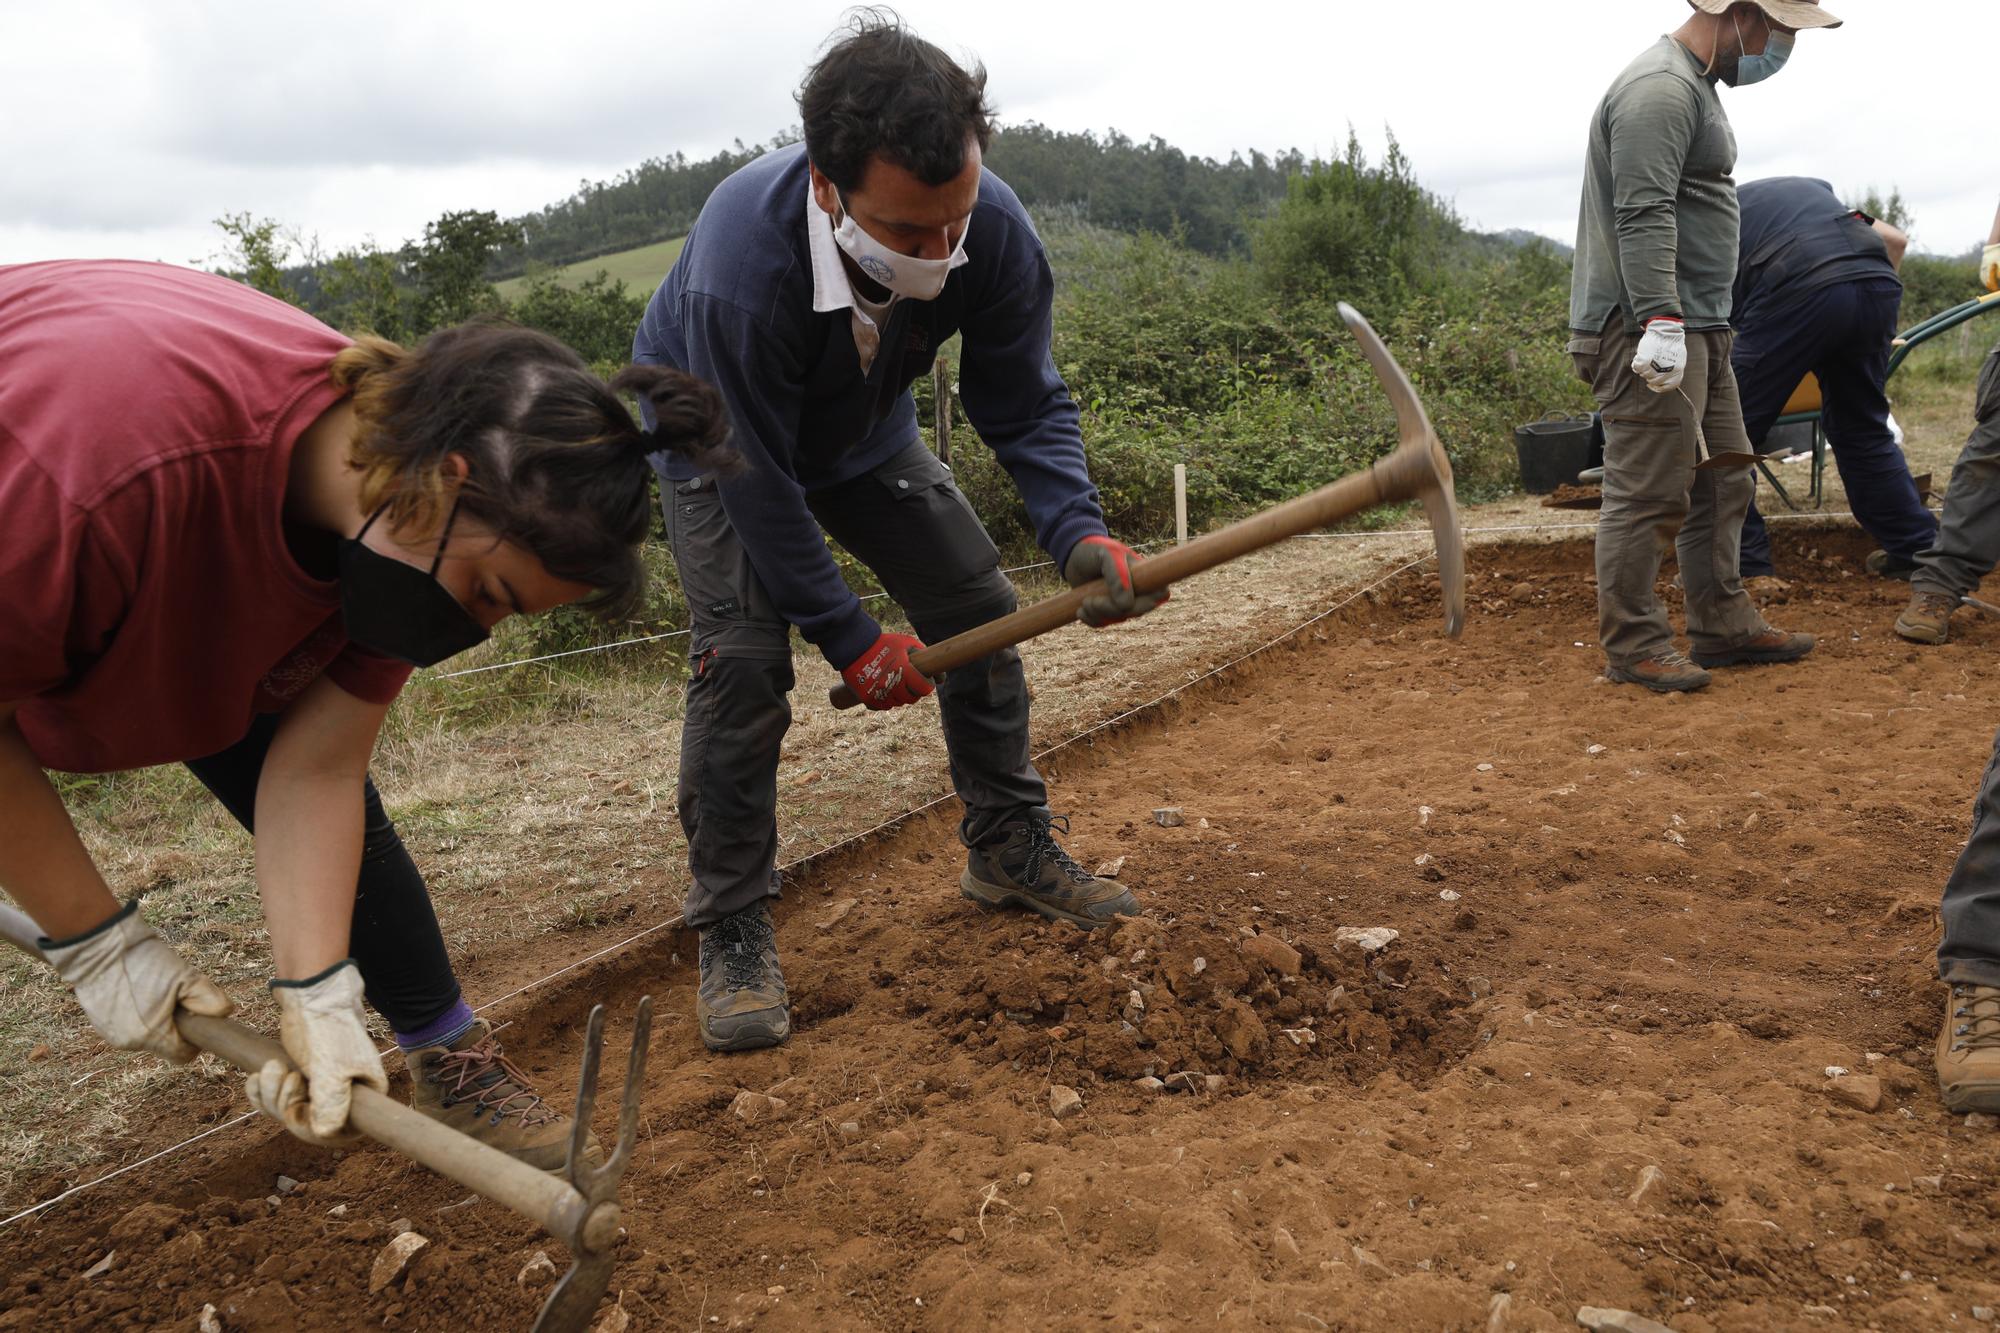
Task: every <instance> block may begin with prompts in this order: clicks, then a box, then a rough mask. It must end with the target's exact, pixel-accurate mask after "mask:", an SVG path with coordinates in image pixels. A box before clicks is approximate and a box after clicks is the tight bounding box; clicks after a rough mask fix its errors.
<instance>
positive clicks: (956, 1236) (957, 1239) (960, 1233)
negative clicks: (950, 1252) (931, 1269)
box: [944, 1227, 965, 1245]
mask: <svg viewBox="0 0 2000 1333" xmlns="http://www.w3.org/2000/svg"><path fill="white" fill-rule="evenodd" d="M944 1238H945V1239H946V1240H948V1241H950V1242H951V1243H952V1244H954V1245H963V1244H965V1228H964V1227H953V1228H952V1229H951V1230H949V1231H947V1232H945V1233H944Z"/></svg>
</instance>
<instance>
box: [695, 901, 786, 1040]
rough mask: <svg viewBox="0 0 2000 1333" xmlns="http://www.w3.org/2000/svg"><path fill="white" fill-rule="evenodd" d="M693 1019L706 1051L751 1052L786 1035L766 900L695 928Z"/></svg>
mask: <svg viewBox="0 0 2000 1333" xmlns="http://www.w3.org/2000/svg"><path fill="white" fill-rule="evenodd" d="M694 1019H695V1024H696V1026H698V1027H699V1028H700V1029H701V1044H702V1045H704V1046H706V1047H708V1049H709V1050H711V1051H754V1050H757V1049H759V1048H761V1047H765V1046H776V1045H779V1044H780V1043H782V1042H783V1041H784V1040H785V1039H786V1038H787V1037H790V1036H791V1035H792V1010H791V994H790V993H789V992H788V991H787V990H786V989H785V974H784V972H783V970H782V969H780V968H779V966H778V933H777V930H776V928H775V927H773V926H772V925H771V903H770V900H769V899H767V898H759V899H758V900H757V901H756V902H754V903H751V904H750V905H749V906H748V907H746V908H743V909H742V910H741V911H739V912H733V913H731V914H730V915H728V916H726V917H724V918H722V920H720V921H717V922H714V923H713V924H711V925H706V926H703V927H702V928H701V984H700V985H699V986H698V987H697V988H696V990H695V993H694Z"/></svg>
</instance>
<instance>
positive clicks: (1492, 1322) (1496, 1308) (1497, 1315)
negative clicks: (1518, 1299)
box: [1486, 1291, 1514, 1333]
mask: <svg viewBox="0 0 2000 1333" xmlns="http://www.w3.org/2000/svg"><path fill="white" fill-rule="evenodd" d="M1513 1312H1514V1298H1513V1297H1512V1296H1510V1295H1508V1294H1507V1293H1506V1292H1504V1291H1496V1292H1494V1293H1493V1299H1492V1300H1490V1301H1488V1302H1487V1303H1486V1333H1507V1316H1508V1315H1510V1314H1512V1313H1513Z"/></svg>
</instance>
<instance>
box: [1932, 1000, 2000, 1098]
mask: <svg viewBox="0 0 2000 1333" xmlns="http://www.w3.org/2000/svg"><path fill="white" fill-rule="evenodd" d="M1937 1076H1938V1091H1939V1092H1941V1093H1943V1094H1944V1109H1945V1110H1947V1111H1950V1112H1951V1113H1952V1114H1954V1115H1963V1114H1965V1113H1966V1112H1967V1111H1986V1112H1988V1113H1992V1112H1996V1111H2000V986H1975V985H1973V984H1972V983H1970V982H1965V981H1961V982H1958V983H1956V984H1955V985H1953V986H1952V988H1951V998H1950V999H1948V1000H1946V1001H1945V1006H1944V1027H1943V1028H1942V1029H1941V1030H1940V1031H1939V1032H1938V1040H1937Z"/></svg>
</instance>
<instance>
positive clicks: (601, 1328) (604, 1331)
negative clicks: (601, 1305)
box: [590, 1305, 632, 1333]
mask: <svg viewBox="0 0 2000 1333" xmlns="http://www.w3.org/2000/svg"><path fill="white" fill-rule="evenodd" d="M630 1327H632V1316H631V1315H629V1314H626V1313H625V1307H624V1306H622V1305H614V1306H612V1307H611V1308H610V1309H609V1310H606V1311H605V1312H604V1318H602V1319H600V1320H598V1321H597V1322H596V1323H595V1324H592V1325H591V1326H590V1333H625V1330H626V1329H628V1328H630Z"/></svg>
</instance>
